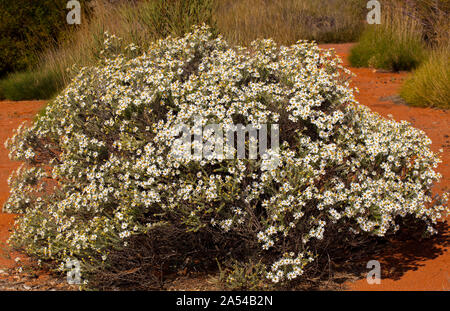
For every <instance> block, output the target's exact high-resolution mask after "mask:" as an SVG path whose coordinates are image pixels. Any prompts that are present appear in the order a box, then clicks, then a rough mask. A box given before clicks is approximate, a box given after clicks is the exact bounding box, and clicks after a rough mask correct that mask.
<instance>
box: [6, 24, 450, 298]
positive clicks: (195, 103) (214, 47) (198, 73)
mask: <svg viewBox="0 0 450 311" xmlns="http://www.w3.org/2000/svg"><path fill="white" fill-rule="evenodd" d="M120 42H121V41H120V40H118V39H117V38H115V37H114V36H108V37H107V39H106V41H105V45H106V48H105V50H104V51H103V52H102V55H103V58H102V60H101V62H100V63H99V64H97V65H96V66H90V67H85V68H83V69H81V71H80V72H79V74H78V75H77V76H76V78H75V79H74V80H73V81H72V82H71V83H70V85H69V86H68V87H67V88H66V89H65V90H64V91H63V92H62V93H61V94H60V95H59V96H58V97H57V98H56V99H55V100H54V101H52V102H51V103H50V104H49V105H48V106H47V107H46V110H45V113H44V114H42V115H40V116H39V117H38V118H37V120H36V122H35V123H34V124H33V125H32V126H31V127H24V126H21V127H20V128H19V129H18V130H17V131H16V133H15V135H14V136H13V137H12V138H11V139H9V140H8V141H7V146H8V148H9V149H10V156H11V158H13V159H15V160H21V161H24V162H25V164H24V165H23V166H22V167H21V168H19V169H18V170H17V171H16V172H14V173H13V175H12V176H11V178H10V179H9V184H10V187H11V194H10V197H9V198H8V200H7V202H6V204H5V210H8V211H11V212H15V213H20V214H21V215H23V216H21V217H19V218H18V221H17V223H16V226H15V231H14V233H13V234H12V236H11V238H10V242H11V243H12V244H13V245H15V246H16V247H19V248H23V249H24V250H26V251H27V253H29V254H30V255H33V256H36V257H38V258H39V259H41V261H42V262H44V263H47V262H48V263H49V264H51V263H56V264H59V266H58V269H59V270H60V271H65V270H66V269H67V267H66V266H65V262H66V261H68V260H72V259H77V260H79V262H80V263H81V271H82V277H83V279H84V280H85V284H87V286H91V287H95V288H130V287H133V288H139V289H149V288H161V286H162V284H161V280H163V279H164V277H163V275H162V274H161V273H166V272H168V271H169V272H170V271H171V272H173V271H176V270H177V269H181V268H183V267H186V268H189V267H192V266H191V265H192V264H191V263H194V264H195V263H196V262H198V263H197V264H196V265H201V267H203V268H204V269H207V268H208V267H210V266H211V265H214V264H215V263H216V260H218V261H219V262H222V263H223V262H229V261H230V260H232V259H235V260H236V261H238V262H241V263H243V265H244V266H245V267H242V266H238V267H237V268H236V269H234V272H231V274H230V275H229V276H230V277H231V278H233V275H234V276H239V280H241V281H239V280H238V281H239V282H238V283H239V284H251V286H252V287H253V286H254V285H255V284H257V282H256V281H255V277H258V278H262V279H261V282H263V283H264V282H271V284H272V285H273V286H278V285H280V284H281V285H283V286H289V284H291V281H293V280H295V279H297V280H298V279H300V280H301V276H302V275H303V274H304V273H306V272H308V271H310V270H311V269H313V270H314V269H322V267H321V266H320V265H319V264H311V263H312V262H314V261H315V263H319V262H320V261H319V259H320V257H323V256H324V255H325V256H328V254H330V256H331V257H332V256H333V251H334V250H336V249H339V248H340V247H343V246H345V245H349V244H350V243H355V242H356V241H364V240H365V239H369V238H373V237H383V236H386V235H391V234H394V233H395V232H397V230H399V228H400V227H401V226H402V224H403V222H404V220H405V219H409V218H412V219H413V220H414V221H415V222H416V223H418V224H422V225H423V227H424V231H425V229H426V233H427V234H433V233H435V232H436V230H435V229H434V227H433V226H434V224H436V223H437V221H438V220H439V219H441V218H442V216H443V215H444V214H445V212H446V205H445V201H446V196H443V197H442V198H439V197H438V198H432V197H431V188H432V187H433V184H434V183H435V182H437V181H438V180H439V179H440V177H441V176H440V174H439V173H437V172H436V171H434V168H435V167H436V165H437V164H438V163H439V157H438V155H437V154H434V153H433V152H432V151H431V150H430V144H431V141H430V139H429V138H428V137H427V136H426V135H425V133H424V132H423V131H421V130H418V129H415V128H413V127H411V126H410V125H409V124H408V123H406V122H401V123H399V122H395V121H394V120H386V119H383V118H382V117H381V116H379V115H377V114H375V113H373V112H371V111H370V110H369V109H368V108H366V107H364V106H361V105H359V104H358V103H357V102H356V101H355V98H354V96H353V90H352V89H350V87H349V82H348V79H347V78H348V74H349V71H348V70H346V69H345V68H343V67H342V66H341V65H339V63H340V60H339V59H337V58H336V57H335V55H334V52H333V51H330V50H328V51H327V50H321V49H319V48H318V46H317V45H316V44H315V43H308V42H298V43H297V44H295V45H292V46H289V47H286V46H278V45H277V44H276V43H275V42H274V41H273V40H258V41H255V42H254V43H253V44H252V46H251V48H250V49H247V48H239V47H236V48H233V47H230V46H229V45H228V44H227V42H226V41H225V40H224V39H223V38H222V37H221V36H218V37H217V38H215V37H214V36H213V35H212V33H211V32H210V29H209V28H208V27H197V28H195V29H194V30H193V31H192V32H191V33H188V34H186V35H185V36H184V37H169V38H167V39H165V40H159V41H157V42H155V43H153V44H152V45H151V46H150V47H149V48H148V49H144V50H141V49H140V48H139V47H137V46H136V45H128V46H126V47H122V45H121V43H120ZM121 51H122V52H121ZM199 119H200V120H202V125H203V126H208V125H214V124H215V125H219V127H220V128H219V130H220V129H223V130H224V131H225V130H233V129H234V126H235V125H236V124H244V125H249V124H253V125H254V126H256V127H260V126H262V125H264V124H265V125H267V126H268V127H270V128H271V130H270V134H269V137H268V138H269V140H270V142H271V147H270V148H269V149H268V150H267V153H265V156H264V155H261V154H260V155H259V156H258V157H256V159H252V158H250V157H249V158H237V157H231V158H228V157H227V158H225V157H223V156H220V152H218V153H215V154H214V153H213V154H211V153H209V152H208V150H209V149H208V147H207V146H208V144H207V142H209V143H211V144H212V145H215V146H217V144H219V146H220V143H221V142H223V139H222V137H221V136H220V135H219V136H217V135H213V134H214V131H213V132H211V131H210V130H204V131H203V134H200V137H202V138H203V139H202V142H205V145H204V147H203V148H201V149H200V154H198V153H195V154H194V156H191V155H190V153H189V155H190V156H186V154H184V155H185V156H181V157H180V153H181V154H182V152H183V150H184V151H190V150H192V149H193V150H198V147H199V146H198V141H194V142H191V141H189V142H188V143H187V144H184V145H179V144H178V143H179V130H180V126H182V125H184V126H188V127H189V128H190V129H192V128H194V130H193V131H189V132H188V133H189V136H190V135H191V134H194V135H199V134H198V131H197V129H195V127H196V123H197V122H198V120H199ZM277 126H278V128H279V135H277V134H276V133H275V132H272V129H274V128H276V127H277ZM216 134H217V132H216ZM276 136H279V146H276V145H275V144H272V142H274V141H276V139H277V138H276ZM250 142H252V140H251V139H250V138H249V139H248V140H246V141H245V143H246V144H247V147H246V148H247V149H248V148H250V146H249V144H250ZM222 146H223V145H222ZM224 149H225V150H224V151H226V152H227V154H228V152H231V153H232V154H235V152H236V149H239V146H238V147H235V145H234V143H233V145H232V146H230V145H229V144H227V147H226V148H224ZM249 150H250V149H248V150H247V151H249ZM211 155H212V156H211ZM267 155H268V156H267ZM246 262H247V263H248V262H253V263H258V264H257V269H256V270H255V269H254V267H253V268H251V267H249V266H246V265H245V264H244V263H246ZM255 273H256V274H255ZM144 278H145V280H144ZM230 280H231V279H230ZM87 282H88V283H87ZM248 282H250V283H248ZM238 283H237V284H235V285H238ZM235 285H233V286H235Z"/></svg>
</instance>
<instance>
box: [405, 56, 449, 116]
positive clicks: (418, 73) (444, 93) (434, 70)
mask: <svg viewBox="0 0 450 311" xmlns="http://www.w3.org/2000/svg"><path fill="white" fill-rule="evenodd" d="M400 95H401V96H402V97H403V98H404V99H405V100H406V101H407V102H408V103H409V104H411V105H413V106H421V107H436V108H444V109H449V108H450V101H449V99H450V52H449V49H448V48H445V49H444V48H442V49H439V50H437V51H434V52H432V53H431V55H430V57H429V58H428V59H427V60H426V61H425V62H424V63H423V64H421V65H420V66H419V67H418V68H417V69H416V70H415V71H414V72H413V73H412V75H411V77H409V78H408V79H407V80H406V81H405V83H404V84H403V86H402V89H401V93H400Z"/></svg>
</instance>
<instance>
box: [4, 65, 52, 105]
mask: <svg viewBox="0 0 450 311" xmlns="http://www.w3.org/2000/svg"><path fill="white" fill-rule="evenodd" d="M59 81H60V77H59V76H58V73H56V72H52V71H28V72H17V73H13V74H10V75H9V76H7V77H6V78H5V79H3V80H1V81H0V99H1V98H2V97H3V98H7V99H10V100H32V99H50V98H52V97H53V96H54V95H55V94H56V93H57V92H58V90H59V89H60V88H61V85H60V82H59Z"/></svg>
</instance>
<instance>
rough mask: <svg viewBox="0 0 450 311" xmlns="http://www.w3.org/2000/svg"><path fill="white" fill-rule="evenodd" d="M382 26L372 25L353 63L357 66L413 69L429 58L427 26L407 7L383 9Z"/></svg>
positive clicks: (357, 50)
mask: <svg viewBox="0 0 450 311" xmlns="http://www.w3.org/2000/svg"><path fill="white" fill-rule="evenodd" d="M382 17H383V18H382V20H381V24H379V25H377V24H375V25H368V26H367V27H366V29H365V30H364V32H363V33H362V35H361V37H360V39H359V42H358V44H357V45H356V46H355V47H354V48H353V49H352V50H351V53H350V56H349V61H350V63H351V65H352V66H355V67H373V68H383V69H387V70H393V71H399V70H411V69H414V68H415V67H417V66H418V65H419V64H420V63H421V61H422V60H423V59H424V58H425V56H426V46H425V43H424V41H423V39H422V34H423V28H422V27H423V26H422V24H421V22H420V20H419V18H418V17H417V16H415V15H414V11H412V9H409V8H408V7H407V6H402V5H401V6H394V7H389V6H387V7H386V6H383V14H382Z"/></svg>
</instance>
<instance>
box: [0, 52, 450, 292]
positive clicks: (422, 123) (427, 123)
mask: <svg viewBox="0 0 450 311" xmlns="http://www.w3.org/2000/svg"><path fill="white" fill-rule="evenodd" d="M351 46H352V44H333V45H321V47H324V48H335V50H336V52H337V53H338V54H339V55H340V56H341V57H342V58H343V59H344V60H346V58H347V56H348V53H349V50H350V47H351ZM345 64H346V65H348V64H347V63H345ZM351 70H352V72H354V73H355V74H356V75H357V76H356V77H355V78H354V79H353V85H354V86H357V87H358V88H359V90H360V93H359V94H358V95H357V99H358V100H359V102H360V103H361V104H364V105H367V106H369V107H370V108H371V109H372V110H373V111H376V112H378V113H380V114H381V115H383V116H385V117H390V116H391V117H393V118H394V119H395V120H397V121H399V120H407V121H409V122H411V123H412V125H413V126H415V127H417V128H420V129H422V130H424V131H425V132H426V133H427V135H428V136H429V137H430V138H431V139H432V141H433V144H432V149H433V150H434V151H438V150H439V149H441V148H442V149H443V150H444V153H443V154H442V161H443V163H441V164H440V166H439V168H438V171H439V172H440V173H441V174H442V175H443V178H442V181H441V183H440V184H439V185H438V186H437V187H436V189H435V191H436V192H437V193H442V192H443V190H445V189H446V190H447V191H448V190H449V188H450V114H449V112H448V111H445V110H439V109H430V108H415V107H409V106H406V105H403V104H398V103H394V102H393V101H392V99H393V97H392V96H394V95H397V94H398V92H399V89H400V87H401V84H402V81H403V80H404V79H405V77H406V76H407V75H408V73H382V72H376V71H374V70H373V69H368V68H351ZM380 99H381V100H380ZM44 104H45V101H28V102H0V142H1V143H2V144H1V146H0V163H1V164H0V204H1V205H3V203H4V201H5V200H6V198H7V196H8V191H9V189H8V185H7V183H6V180H7V178H8V176H9V174H10V173H11V172H12V170H13V169H14V168H16V167H17V166H18V163H14V162H11V161H10V160H9V159H8V152H7V150H6V149H5V147H4V146H3V142H4V141H5V140H6V139H7V138H8V137H10V136H11V135H12V130H13V129H14V128H16V127H17V126H18V125H19V124H20V123H22V122H23V121H24V120H32V118H33V117H34V115H35V114H36V113H37V112H38V111H39V110H40V109H41V108H42V107H43V105H44ZM13 218H14V216H12V215H8V214H2V213H0V247H1V246H2V245H4V243H5V241H6V240H7V238H8V236H9V231H10V230H11V227H12V224H13ZM446 223H448V219H447V222H446ZM444 228H445V229H444V231H445V232H444V234H443V235H442V236H440V237H439V238H437V239H435V240H432V241H431V240H430V241H423V242H418V241H416V240H405V241H402V242H398V243H395V244H394V245H391V246H388V247H387V248H386V249H385V250H384V251H383V253H382V254H379V255H378V256H377V257H378V258H371V259H376V260H379V261H380V262H381V270H382V280H381V284H380V285H369V284H368V283H367V281H366V280H365V279H362V280H359V281H357V282H354V283H348V284H347V287H348V288H349V289H351V290H449V289H450V271H449V263H450V253H449V247H450V246H449V244H450V243H449V241H450V240H449V233H450V230H449V227H448V226H446V227H445V226H444ZM10 257H11V258H10V259H8V258H5V256H4V254H3V253H2V251H1V248H0V270H1V269H2V268H9V267H12V266H13V265H14V258H15V257H17V254H16V253H13V254H11V255H10Z"/></svg>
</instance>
